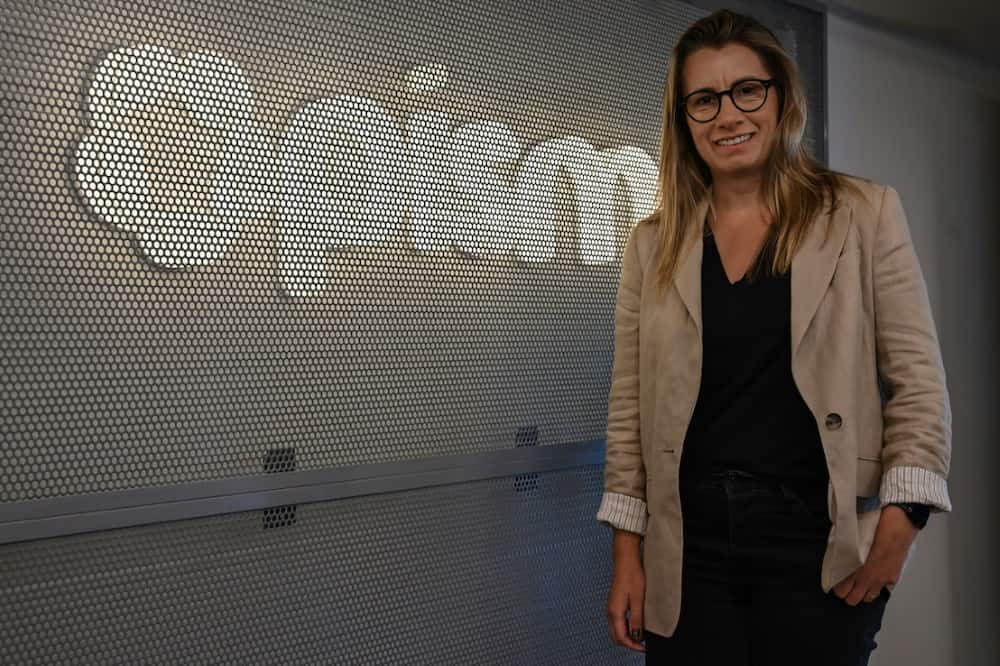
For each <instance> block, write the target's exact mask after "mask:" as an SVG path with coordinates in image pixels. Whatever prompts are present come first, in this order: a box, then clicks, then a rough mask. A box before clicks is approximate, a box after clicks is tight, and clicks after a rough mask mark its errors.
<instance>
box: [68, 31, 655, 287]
mask: <svg viewBox="0 0 1000 666" xmlns="http://www.w3.org/2000/svg"><path fill="white" fill-rule="evenodd" d="M447 82H448V70H447V68H445V67H444V66H442V65H428V66H425V67H421V68H418V69H415V70H413V71H411V72H410V73H409V74H408V76H407V86H408V88H409V90H410V91H417V92H419V91H428V90H434V89H437V88H441V87H443V86H445V85H447ZM257 103H258V102H257V100H256V99H255V96H254V92H253V90H251V88H250V85H249V82H248V80H247V78H246V76H245V75H244V73H243V71H242V70H241V69H240V67H239V66H238V65H237V64H236V63H234V62H232V61H231V60H228V59H226V58H224V57H222V56H219V55H217V54H213V53H209V52H201V53H192V54H188V55H184V56H178V55H175V54H173V53H171V52H170V51H169V50H167V49H164V48H161V47H157V46H147V47H141V48H123V49H119V50H117V51H114V52H113V53H111V54H109V55H108V56H107V57H106V58H105V59H104V60H103V61H102V62H101V63H100V64H99V65H98V67H97V69H96V71H95V74H94V77H93V81H92V83H91V86H90V90H89V112H90V120H91V126H90V128H89V133H88V134H87V136H85V138H84V139H83V141H81V143H80V145H79V147H78V150H77V159H76V176H77V183H78V186H79V189H80V191H81V193H82V195H83V196H84V197H85V198H86V200H87V201H88V202H89V204H90V206H91V207H92V209H93V210H94V211H95V213H96V214H97V215H99V216H100V217H101V218H102V219H103V220H105V221H106V222H108V223H109V224H112V225H114V226H116V227H118V228H120V229H122V230H124V231H127V232H129V233H130V234H133V235H134V236H135V238H136V239H137V240H138V243H139V246H140V248H141V250H142V252H143V253H144V254H145V255H146V256H147V257H148V259H149V260H150V261H152V262H154V263H156V264H158V265H161V266H165V267H171V268H182V267H189V266H199V265H205V264H209V263H212V262H214V261H216V260H218V259H219V258H220V257H221V256H222V255H223V254H224V253H225V252H226V250H227V249H228V248H229V246H230V245H231V244H232V243H233V241H234V240H235V238H236V236H237V234H238V233H239V232H240V228H241V226H242V225H243V224H244V223H245V222H246V221H247V220H248V219H250V218H259V217H263V216H265V215H267V214H268V213H269V212H270V211H271V209H272V208H273V207H274V206H275V205H277V206H278V207H279V210H278V213H279V214H278V219H279V231H278V238H279V243H278V247H279V258H278V265H279V272H280V280H281V282H282V285H283V287H284V288H285V289H286V290H287V291H288V292H289V293H291V294H292V295H296V296H305V295H309V294H314V293H317V292H319V291H322V290H323V288H324V287H325V282H326V279H327V276H326V271H325V255H326V252H327V250H328V249H330V248H335V247H344V246H371V245H377V244H379V243H382V242H384V241H385V239H386V238H387V237H388V236H389V235H390V234H392V233H394V232H396V231H397V230H398V228H399V226H400V225H401V224H402V223H403V212H404V211H408V212H409V218H408V219H409V222H410V225H409V239H410V242H411V243H412V246H413V248H414V249H416V250H419V251H448V250H451V249H453V248H457V249H459V250H461V251H462V252H464V253H467V254H471V255H475V256H496V255H501V256H502V255H507V254H511V253H512V254H513V255H514V256H516V257H518V258H519V259H521V260H522V261H529V262H544V261H549V260H551V259H552V258H553V257H554V256H555V220H556V200H555V195H556V179H557V176H558V174H559V173H560V172H561V171H564V172H565V173H566V174H568V176H569V178H570V180H571V182H572V185H573V191H574V193H575V197H576V212H577V220H576V224H577V228H578V230H579V248H578V250H579V259H580V261H581V262H582V263H584V264H600V263H605V262H609V261H613V260H615V256H614V255H615V247H614V241H615V236H616V234H615V228H614V211H613V209H614V206H613V198H614V192H615V187H616V183H617V182H618V179H621V182H622V183H624V186H625V192H626V197H627V205H628V210H629V218H630V219H629V222H630V223H634V222H635V221H637V220H638V219H639V218H640V217H642V216H644V215H646V214H648V213H649V212H651V210H652V206H653V199H654V194H655V183H656V172H657V168H656V164H655V162H654V161H653V160H652V159H651V158H650V157H649V155H648V154H647V153H645V152H644V151H643V150H641V149H639V148H636V147H632V146H624V147H620V148H610V149H606V150H601V151H598V150H597V149H595V148H594V146H593V145H591V144H590V143H588V142H587V141H586V140H584V139H582V138H579V137H573V136H567V137H560V138H555V139H551V140H548V141H544V142H542V143H540V144H538V145H535V146H533V147H530V148H529V149H527V152H526V153H525V154H524V155H523V156H522V151H523V150H524V146H522V141H521V139H519V138H518V136H517V134H516V133H515V132H514V130H513V129H512V128H511V127H510V126H508V125H506V124H504V123H501V122H495V121H476V122H471V123H468V124H465V125H462V126H460V127H453V123H452V119H451V117H450V116H449V114H447V113H444V112H433V111H424V112H419V113H414V114H412V115H410V116H409V117H407V119H406V122H405V124H404V125H402V126H401V125H400V124H399V123H398V122H397V120H396V119H395V118H394V117H393V116H392V115H390V114H389V113H388V112H387V111H386V110H385V109H383V108H382V107H380V106H379V105H378V104H377V103H376V102H375V101H373V100H371V99H368V98H365V97H360V96H356V95H337V96H334V97H328V98H322V99H318V100H315V101H312V102H309V103H308V104H306V105H305V106H304V107H302V108H301V109H300V110H298V111H297V112H296V113H295V115H294V117H293V118H292V120H291V123H290V126H289V128H288V130H287V133H286V135H285V136H284V137H283V138H282V140H281V141H280V145H278V146H275V145H273V144H272V142H271V141H270V140H269V139H268V138H267V137H266V136H265V134H264V132H263V131H262V129H261V128H260V127H258V126H257V125H256V124H255V122H254V117H255V113H254V112H255V109H256V105H257ZM511 173H513V174H514V175H513V176H511V175H510V174H511Z"/></svg>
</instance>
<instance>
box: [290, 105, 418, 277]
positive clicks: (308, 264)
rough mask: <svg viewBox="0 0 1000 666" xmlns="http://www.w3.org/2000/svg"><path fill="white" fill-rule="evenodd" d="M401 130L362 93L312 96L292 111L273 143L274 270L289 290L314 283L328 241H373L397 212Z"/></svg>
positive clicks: (392, 224)
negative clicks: (277, 211)
mask: <svg viewBox="0 0 1000 666" xmlns="http://www.w3.org/2000/svg"><path fill="white" fill-rule="evenodd" d="M403 155H404V152H403V138H402V134H401V132H400V131H399V128H397V127H396V125H395V124H394V123H393V120H392V118H391V117H390V116H389V114H387V113H386V112H385V111H384V110H383V109H382V108H381V107H379V106H378V105H377V104H376V103H375V102H373V101H372V100H370V99H366V98H364V97H354V96H348V95H341V96H338V97H334V98H327V99H320V100H317V101H315V102H312V103H310V104H308V105H306V106H305V107H303V108H302V110H301V111H299V112H298V113H297V114H296V116H295V119H294V120H293V121H292V125H291V128H290V129H289V132H288V135H287V136H286V137H285V141H284V144H283V146H282V151H281V165H282V182H283V191H284V193H283V202H282V210H281V220H282V228H281V239H280V241H279V242H280V248H279V259H278V263H279V270H280V272H281V282H282V284H283V285H284V287H285V288H286V289H287V290H288V292H289V293H290V294H292V295H294V296H305V295H308V294H314V293H317V292H319V291H321V290H322V289H323V288H324V286H325V283H326V260H325V257H326V252H327V250H328V249H330V248H331V247H338V246H348V245H375V244H376V243H379V242H380V241H382V240H383V239H385V238H386V237H387V236H388V235H389V234H390V233H392V231H394V230H395V228H396V226H397V225H398V224H399V221H400V220H401V219H402V217H403V211H404V209H405V202H404V201H401V200H400V196H399V192H400V191H405V185H406V182H405V180H406V178H405V173H404V170H403V168H402V165H401V162H402V156H403Z"/></svg>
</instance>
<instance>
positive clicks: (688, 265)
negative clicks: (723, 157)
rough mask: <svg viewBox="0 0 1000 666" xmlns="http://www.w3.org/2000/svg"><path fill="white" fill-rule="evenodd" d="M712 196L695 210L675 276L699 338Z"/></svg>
mask: <svg viewBox="0 0 1000 666" xmlns="http://www.w3.org/2000/svg"><path fill="white" fill-rule="evenodd" d="M710 196H711V191H709V195H708V196H706V197H705V199H704V200H703V201H702V202H701V203H700V204H698V207H697V208H696V209H695V212H694V218H693V219H692V220H691V228H690V231H689V232H688V236H687V238H686V239H685V242H684V248H685V249H684V251H683V252H682V253H681V263H680V266H679V267H678V269H677V272H676V273H675V274H674V286H675V287H676V288H677V292H678V293H679V294H680V296H681V301H683V303H684V307H686V308H687V311H688V314H690V315H691V319H692V320H694V323H695V326H696V327H697V329H698V334H699V336H700V335H701V259H702V255H703V253H704V245H705V244H704V239H703V238H702V237H703V236H704V235H705V214H706V213H707V212H708V203H709V197H710Z"/></svg>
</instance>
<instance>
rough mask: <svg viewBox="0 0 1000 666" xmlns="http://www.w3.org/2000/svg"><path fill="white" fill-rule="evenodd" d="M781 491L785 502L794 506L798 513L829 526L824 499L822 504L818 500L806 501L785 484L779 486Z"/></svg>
mask: <svg viewBox="0 0 1000 666" xmlns="http://www.w3.org/2000/svg"><path fill="white" fill-rule="evenodd" d="M781 492H782V495H783V496H784V497H785V504H786V505H788V506H792V507H794V509H795V511H797V512H798V513H800V514H801V515H802V516H803V517H804V518H806V519H807V520H809V521H810V522H812V523H815V524H820V525H823V527H825V528H829V527H830V514H829V508H828V507H827V505H826V502H825V501H824V502H823V504H822V505H820V504H819V503H818V500H817V501H816V502H808V501H806V499H805V498H803V497H802V496H801V495H800V494H799V493H797V492H795V491H794V490H792V489H791V488H789V487H787V486H785V485H782V486H781Z"/></svg>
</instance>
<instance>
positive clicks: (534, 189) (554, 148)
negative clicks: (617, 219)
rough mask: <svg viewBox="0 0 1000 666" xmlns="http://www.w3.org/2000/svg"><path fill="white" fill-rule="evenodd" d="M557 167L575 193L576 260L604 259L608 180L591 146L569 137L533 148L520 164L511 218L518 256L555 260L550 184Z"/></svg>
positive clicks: (609, 227)
mask: <svg viewBox="0 0 1000 666" xmlns="http://www.w3.org/2000/svg"><path fill="white" fill-rule="evenodd" d="M560 167H561V168H564V169H566V170H567V171H568V172H569V176H570V178H571V179H572V181H573V188H574V190H575V193H576V204H577V210H578V214H579V218H578V222H579V227H578V228H579V230H580V258H581V260H582V261H583V262H584V263H585V264H596V263H600V262H602V261H608V260H610V259H611V258H612V255H613V254H614V248H613V246H614V237H615V234H614V210H613V206H612V193H613V181H612V177H611V174H610V173H609V172H608V171H607V169H606V167H605V164H604V160H603V159H602V158H601V156H600V155H599V154H598V152H597V151H596V150H595V149H594V147H593V146H591V145H590V144H589V143H587V142H586V141H584V140H583V139H580V138H577V137H572V136H570V137H564V138H561V139H553V140H551V141H546V142H545V143H542V144H540V145H538V146H535V147H534V148H532V149H531V151H530V152H529V153H528V156H527V157H526V158H525V160H524V162H523V163H522V164H521V171H520V174H519V188H518V195H519V205H518V211H517V216H518V217H517V219H516V220H514V225H515V226H516V227H517V237H518V241H519V242H518V254H519V255H520V257H521V258H522V259H524V260H526V261H548V260H550V259H552V258H553V257H554V256H555V221H556V209H555V181H556V174H557V172H558V169H559V168H560Z"/></svg>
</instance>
